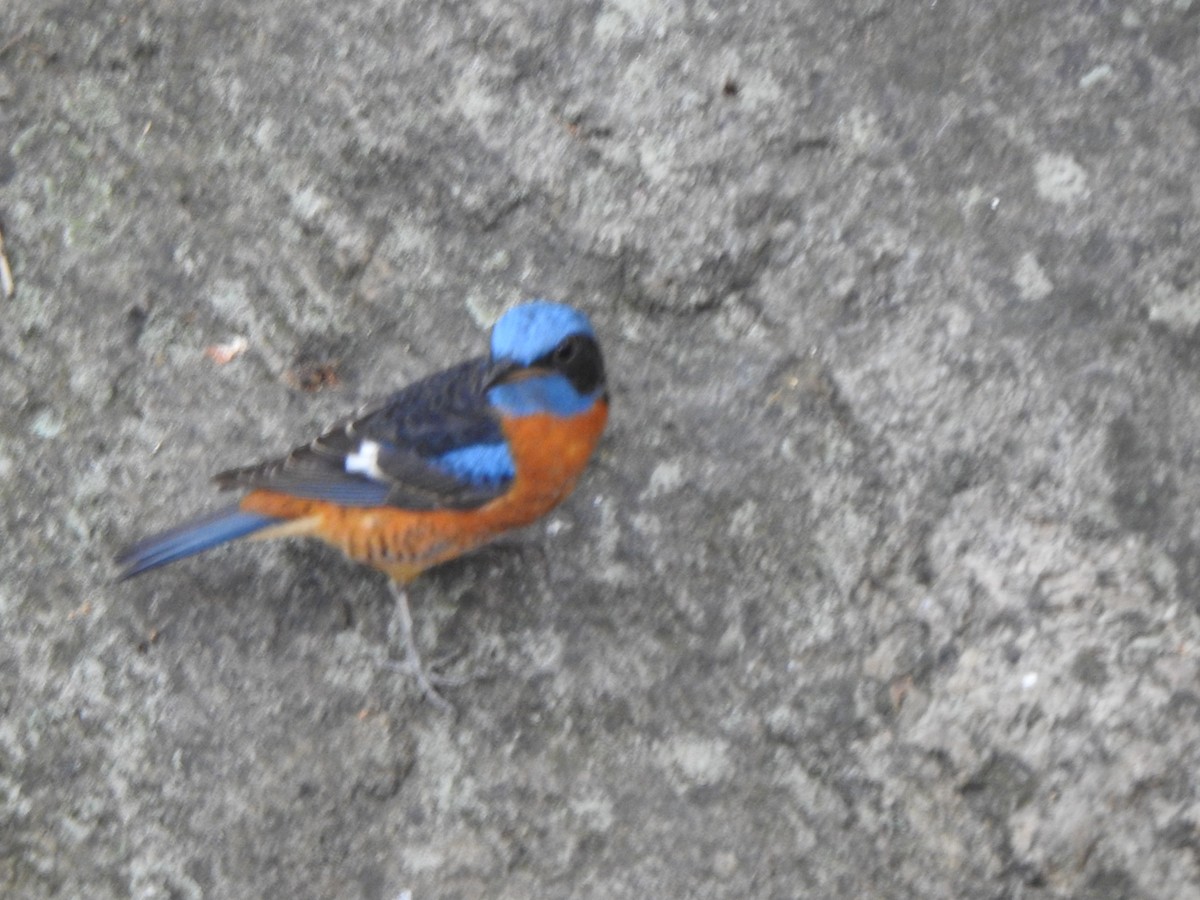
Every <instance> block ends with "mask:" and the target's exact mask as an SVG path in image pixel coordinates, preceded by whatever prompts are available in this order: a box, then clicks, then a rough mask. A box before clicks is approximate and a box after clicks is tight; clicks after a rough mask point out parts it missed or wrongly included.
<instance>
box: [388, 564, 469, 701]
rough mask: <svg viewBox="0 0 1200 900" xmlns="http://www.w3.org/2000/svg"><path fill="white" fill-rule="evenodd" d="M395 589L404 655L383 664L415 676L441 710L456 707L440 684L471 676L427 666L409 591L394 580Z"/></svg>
mask: <svg viewBox="0 0 1200 900" xmlns="http://www.w3.org/2000/svg"><path fill="white" fill-rule="evenodd" d="M392 593H393V594H394V595H395V597H396V624H397V626H398V627H399V630H400V643H401V645H402V646H403V647H404V659H402V660H394V659H389V660H386V661H385V662H384V663H383V665H384V667H385V668H387V669H390V670H391V671H393V672H403V673H404V674H406V675H410V676H412V678H413V680H414V681H416V683H417V687H418V688H419V689H420V691H421V693H422V695H424V697H425V699H426V700H428V701H429V702H430V703H431V704H433V705H434V706H435V707H437V708H438V709H439V710H441V711H442V712H453V710H454V707H453V706H452V705H451V704H450V703H449V701H447V700H446V698H444V697H443V696H442V695H441V694H439V693H438V690H437V689H438V687H459V686H460V685H463V684H466V682H467V681H468V680H469V679H467V678H463V677H460V676H454V675H442V674H439V673H437V672H435V671H433V670H432V669H426V668H425V665H424V664H423V663H422V662H421V654H420V651H418V650H417V641H416V639H415V638H414V637H413V624H412V613H410V612H409V609H408V591H406V590H405V589H404V588H403V587H402V586H401V585H399V584H397V583H396V582H394V581H393V582H392Z"/></svg>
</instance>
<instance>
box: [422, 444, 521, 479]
mask: <svg viewBox="0 0 1200 900" xmlns="http://www.w3.org/2000/svg"><path fill="white" fill-rule="evenodd" d="M436 465H437V466H438V468H440V469H442V470H444V471H445V472H448V473H449V474H451V475H453V476H455V477H456V478H462V479H464V480H466V481H469V482H471V483H472V484H477V485H497V484H502V483H505V482H508V481H511V480H512V479H513V478H514V477H515V476H516V474H517V469H516V466H515V465H514V464H513V458H512V454H511V453H509V452H508V445H507V444H505V443H504V442H500V443H498V444H475V445H473V446H470V447H460V448H458V449H457V450H451V451H449V452H448V453H443V454H442V455H441V456H439V457H438V458H437V461H436Z"/></svg>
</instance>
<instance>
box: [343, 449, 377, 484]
mask: <svg viewBox="0 0 1200 900" xmlns="http://www.w3.org/2000/svg"><path fill="white" fill-rule="evenodd" d="M380 449H381V448H380V446H379V442H378V441H363V442H362V443H361V444H359V445H358V452H356V453H347V454H346V471H347V472H354V473H356V474H358V475H366V476H367V477H368V478H373V479H374V480H376V481H387V476H386V475H384V474H383V469H381V468H379V451H380Z"/></svg>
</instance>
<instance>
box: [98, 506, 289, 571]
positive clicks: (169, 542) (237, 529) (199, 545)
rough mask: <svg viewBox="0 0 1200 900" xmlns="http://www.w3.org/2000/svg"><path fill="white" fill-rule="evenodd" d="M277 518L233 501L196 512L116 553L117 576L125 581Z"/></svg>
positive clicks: (274, 522) (262, 526)
mask: <svg viewBox="0 0 1200 900" xmlns="http://www.w3.org/2000/svg"><path fill="white" fill-rule="evenodd" d="M279 521H280V520H279V519H276V518H272V517H271V516H263V515H260V514H258V513H252V512H245V511H244V510H242V509H239V508H238V507H237V506H236V505H233V506H227V507H225V508H224V509H219V510H217V511H216V512H211V513H208V514H207V515H203V516H198V517H197V518H195V519H191V520H190V521H187V522H184V523H183V524H182V525H177V526H175V527H174V528H171V529H169V530H167V531H163V532H159V533H158V534H153V535H151V536H150V537H148V538H144V539H142V540H140V541H138V542H137V543H136V544H134V545H133V546H132V547H129V548H128V549H126V550H124V551H122V552H121V553H120V554H118V556H117V559H116V562H117V565H118V566H120V567H121V574H120V575H119V576H118V579H117V580H118V581H124V580H125V579H126V578H132V577H133V576H134V575H140V574H141V573H142V572H146V571H149V570H150V569H157V568H158V567H159V566H165V565H166V564H167V563H171V562H175V560H177V559H183V558H184V557H185V556H191V555H192V554H194V553H200V552H201V551H203V550H207V549H208V548H209V547H215V546H217V544H223V543H225V542H226V541H232V540H234V539H235V538H240V537H245V536H246V535H248V534H253V533H254V532H256V531H258V530H260V529H262V528H266V527H267V526H269V525H275V524H277V523H278V522H279Z"/></svg>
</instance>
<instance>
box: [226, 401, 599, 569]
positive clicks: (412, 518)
mask: <svg viewBox="0 0 1200 900" xmlns="http://www.w3.org/2000/svg"><path fill="white" fill-rule="evenodd" d="M607 418H608V404H607V403H606V402H605V401H604V400H597V401H596V403H594V404H593V405H592V406H591V408H590V409H589V410H588V411H587V412H584V413H581V414H580V415H577V416H573V417H571V418H563V417H561V416H554V415H550V414H547V413H535V414H533V415H528V416H519V417H511V418H507V419H505V420H504V421H503V422H502V423H501V428H502V430H503V432H504V436H505V438H506V439H507V441H508V447H509V452H510V453H511V454H512V458H513V466H514V468H515V470H516V476H515V477H514V478H513V482H512V484H511V485H510V486H509V488H508V490H506V491H505V492H504V493H503V494H501V495H500V496H499V497H497V498H496V499H494V500H492V501H490V502H488V503H485V504H483V505H482V506H480V507H478V508H476V509H429V510H418V509H401V508H398V507H394V506H372V507H345V506H338V505H336V504H333V503H329V502H326V501H323V500H309V499H305V498H301V497H293V496H289V495H288V494H282V493H278V492H276V491H270V490H264V489H259V490H255V491H251V492H250V493H249V494H247V495H246V496H245V497H244V498H243V499H242V502H241V508H242V509H244V510H246V511H247V512H255V513H261V514H262V515H266V516H272V517H274V518H280V519H287V520H288V521H286V522H282V523H280V524H279V525H275V526H272V527H269V528H266V529H264V530H262V531H260V532H259V533H258V534H257V535H255V537H257V538H273V537H288V536H293V535H309V536H312V537H317V538H320V539H322V540H324V541H325V542H327V543H329V544H332V545H333V546H335V547H337V548H338V549H340V550H341V551H342V552H343V553H345V554H346V555H347V556H348V557H350V558H351V559H353V560H355V561H357V562H362V563H366V564H367V565H370V566H374V567H375V568H377V569H380V570H382V571H384V572H386V573H387V574H388V575H390V576H391V577H392V578H394V579H395V580H396V581H397V582H399V583H401V584H406V583H407V582H409V581H412V579H414V578H416V577H417V575H419V574H420V573H421V572H423V571H425V570H426V569H428V568H429V567H430V566H434V565H437V564H438V563H441V562H445V561H446V560H449V559H453V558H454V557H456V556H460V555H461V554H463V553H465V552H467V551H468V550H471V549H473V548H475V547H478V546H480V545H481V544H485V543H487V542H488V541H490V540H492V539H493V538H495V537H497V536H498V535H500V534H501V533H502V532H505V531H507V530H508V529H510V528H518V527H520V526H522V525H528V524H529V523H530V522H533V521H534V520H535V519H537V518H538V517H540V516H542V515H544V514H545V513H547V512H549V511H550V510H551V509H553V508H554V507H556V506H557V505H558V504H559V503H561V502H562V501H563V500H564V499H565V498H566V497H567V495H568V494H570V493H571V490H572V489H573V488H574V487H575V482H576V480H577V479H578V478H579V476H580V474H581V473H582V472H583V469H584V467H585V466H586V465H587V462H588V459H589V458H590V457H591V455H592V451H593V450H594V449H595V447H596V442H597V441H598V440H599V439H600V433H601V432H602V431H603V430H604V424H605V421H606V420H607Z"/></svg>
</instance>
